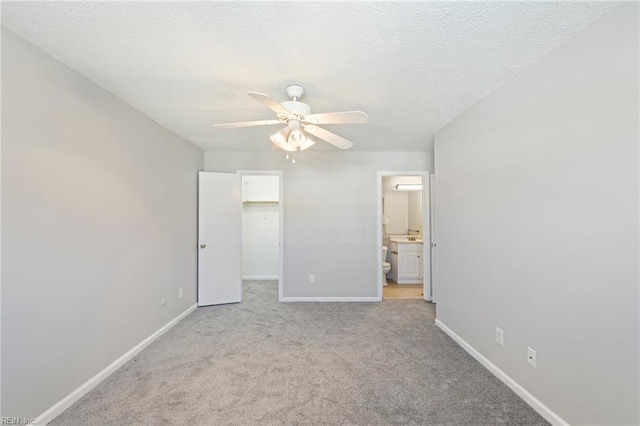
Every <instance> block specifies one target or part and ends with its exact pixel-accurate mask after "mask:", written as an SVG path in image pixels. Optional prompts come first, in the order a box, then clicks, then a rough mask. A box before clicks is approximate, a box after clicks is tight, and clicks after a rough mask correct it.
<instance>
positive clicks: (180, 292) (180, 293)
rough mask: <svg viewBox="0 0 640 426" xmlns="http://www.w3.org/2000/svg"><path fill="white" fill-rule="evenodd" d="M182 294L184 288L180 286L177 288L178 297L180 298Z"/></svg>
mask: <svg viewBox="0 0 640 426" xmlns="http://www.w3.org/2000/svg"><path fill="white" fill-rule="evenodd" d="M182 296H184V290H183V288H182V287H180V288H179V289H178V299H182Z"/></svg>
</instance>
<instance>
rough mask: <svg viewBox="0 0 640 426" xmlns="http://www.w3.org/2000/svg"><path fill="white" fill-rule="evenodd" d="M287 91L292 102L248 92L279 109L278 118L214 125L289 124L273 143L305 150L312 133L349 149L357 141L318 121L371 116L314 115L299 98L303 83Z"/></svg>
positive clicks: (353, 113)
mask: <svg viewBox="0 0 640 426" xmlns="http://www.w3.org/2000/svg"><path fill="white" fill-rule="evenodd" d="M286 91H287V95H288V96H289V97H290V98H291V101H287V102H282V103H281V104H279V103H277V102H276V101H274V100H273V99H271V98H270V97H269V96H267V95H264V94H262V93H256V92H249V93H247V94H248V95H249V96H251V97H252V98H253V99H255V100H256V101H258V102H260V103H261V104H262V105H264V106H266V107H267V108H269V109H270V110H271V111H273V112H275V113H276V117H277V118H276V119H274V120H259V121H244V122H240V123H228V124H216V125H214V126H213V127H218V128H229V129H230V128H236V127H250V126H265V125H273V124H285V125H286V126H285V127H283V128H282V129H280V130H279V131H278V132H276V133H275V134H273V135H271V137H270V139H271V142H273V144H274V145H276V146H277V147H279V148H281V149H283V150H285V151H287V152H295V151H303V150H305V149H307V148H309V147H310V146H312V145H313V144H314V143H315V142H314V141H313V140H311V139H310V138H309V135H313V136H315V137H318V138H320V139H323V140H324V141H326V142H329V143H330V144H331V145H334V146H336V147H338V148H340V149H349V148H351V147H352V146H353V142H351V141H349V140H347V139H345V138H343V137H342V136H338V135H336V134H335V133H332V132H330V131H328V130H326V129H323V128H322V127H319V126H318V124H350V123H368V122H369V117H368V116H367V114H365V113H364V112H362V111H343V112H326V113H320V114H311V107H310V106H309V105H308V104H306V103H304V102H300V101H298V99H300V98H301V97H302V95H303V94H304V88H303V87H302V86H299V85H297V84H292V85H289V86H287V88H286ZM287 158H288V156H287ZM294 161H295V160H294Z"/></svg>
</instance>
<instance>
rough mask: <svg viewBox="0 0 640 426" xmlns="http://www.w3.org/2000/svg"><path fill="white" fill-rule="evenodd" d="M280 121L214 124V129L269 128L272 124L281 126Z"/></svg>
mask: <svg viewBox="0 0 640 426" xmlns="http://www.w3.org/2000/svg"><path fill="white" fill-rule="evenodd" d="M281 123H282V121H280V120H259V121H242V122H240V123H227V124H214V125H213V126H212V127H218V128H226V129H234V128H236V127H251V126H267V125H270V124H281Z"/></svg>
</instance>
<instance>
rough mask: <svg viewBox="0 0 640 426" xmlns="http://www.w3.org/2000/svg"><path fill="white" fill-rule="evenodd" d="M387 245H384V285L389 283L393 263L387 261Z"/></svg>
mask: <svg viewBox="0 0 640 426" xmlns="http://www.w3.org/2000/svg"><path fill="white" fill-rule="evenodd" d="M387 250H389V249H388V248H387V246H382V274H383V275H382V285H383V286H384V285H387V284H388V283H387V274H388V273H389V271H390V270H391V264H390V263H389V262H387Z"/></svg>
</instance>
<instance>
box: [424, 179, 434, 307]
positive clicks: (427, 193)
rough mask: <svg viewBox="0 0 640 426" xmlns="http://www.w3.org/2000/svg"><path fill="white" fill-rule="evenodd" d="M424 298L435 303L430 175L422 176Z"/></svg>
mask: <svg viewBox="0 0 640 426" xmlns="http://www.w3.org/2000/svg"><path fill="white" fill-rule="evenodd" d="M422 230H423V235H422V247H423V251H422V268H423V269H422V297H423V298H424V300H431V301H433V287H432V285H431V179H430V175H429V173H425V174H424V176H422Z"/></svg>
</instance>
